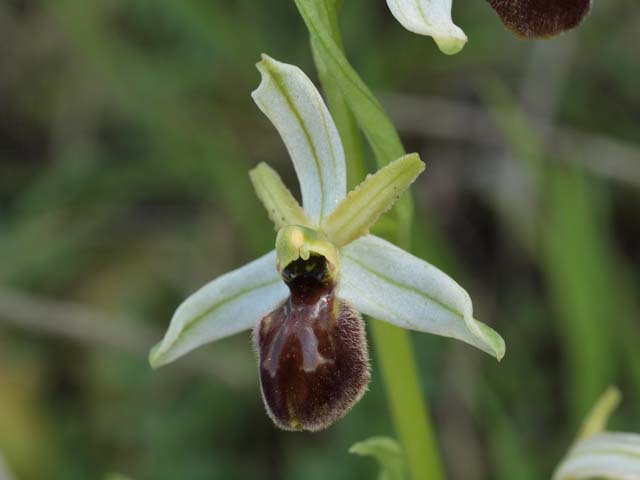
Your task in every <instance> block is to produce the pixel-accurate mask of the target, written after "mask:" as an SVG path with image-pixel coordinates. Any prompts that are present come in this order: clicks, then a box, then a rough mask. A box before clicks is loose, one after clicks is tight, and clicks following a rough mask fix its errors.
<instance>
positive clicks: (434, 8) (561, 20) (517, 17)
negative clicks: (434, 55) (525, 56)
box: [387, 0, 591, 55]
mask: <svg viewBox="0 0 640 480" xmlns="http://www.w3.org/2000/svg"><path fill="white" fill-rule="evenodd" d="M487 1H488V2H489V4H490V5H491V6H492V7H493V9H494V10H495V11H496V13H498V15H499V16H500V19H501V20H502V23H504V24H505V26H506V27H507V28H508V29H509V30H511V31H513V32H514V33H515V34H517V35H519V36H521V37H527V38H544V37H551V36H554V35H557V34H558V33H561V32H563V31H565V30H569V29H571V28H574V27H576V26H577V25H578V24H579V23H580V22H581V21H582V19H583V18H584V17H585V16H586V15H587V13H588V12H589V9H590V8H591V0H487ZM451 3H452V0H387V5H388V6H389V9H390V10H391V13H392V14H393V16H394V17H396V19H397V20H398V21H399V22H400V23H401V24H402V26H404V28H406V29H407V30H409V31H411V32H414V33H418V34H420V35H428V36H431V37H433V39H434V40H435V42H436V44H437V45H438V47H439V48H440V50H441V51H442V52H443V53H446V54H447V55H453V54H455V53H458V52H459V51H460V50H462V47H464V45H465V44H466V43H467V36H466V35H465V33H464V32H463V31H462V30H461V29H460V27H458V26H457V25H455V24H454V23H453V20H452V19H451Z"/></svg>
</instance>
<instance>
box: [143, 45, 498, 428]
mask: <svg viewBox="0 0 640 480" xmlns="http://www.w3.org/2000/svg"><path fill="white" fill-rule="evenodd" d="M257 67H258V70H259V71H260V73H261V75H262V81H261V83H260V85H259V87H258V88H257V89H256V90H255V91H254V92H253V94H252V96H253V99H254V100H255V102H256V104H257V105H258V107H259V108H260V110H262V112H264V114H265V115H266V116H267V117H268V118H269V120H271V122H272V123H273V124H274V126H275V127H276V129H277V130H278V132H279V133H280V135H281V137H282V139H283V140H284V143H285V145H286V147H287V150H288V152H289V154H290V156H291V159H292V161H293V166H294V168H295V171H296V173H297V176H298V181H299V183H300V190H301V194H302V205H303V206H304V207H303V206H301V205H300V204H299V203H298V201H297V200H296V199H295V198H294V196H293V195H292V194H291V192H290V191H289V190H288V189H287V187H286V186H285V185H284V183H283V182H282V180H281V179H280V177H279V175H278V174H277V173H276V172H275V171H274V170H273V169H272V168H271V167H269V166H268V165H266V164H260V165H258V166H257V167H256V168H255V169H253V170H252V171H251V172H250V174H249V175H250V178H251V181H252V183H253V186H254V188H255V190H256V193H257V195H258V197H259V199H260V200H261V202H262V203H263V204H264V206H265V208H266V210H267V213H268V214H269V217H270V218H271V220H272V221H273V223H274V225H275V228H276V230H277V236H276V240H275V250H273V251H271V252H269V253H267V254H266V255H264V256H262V257H260V258H258V259H257V260H254V261H253V262H250V263H249V264H247V265H245V266H243V267H241V268H239V269H237V270H234V271H232V272H230V273H227V274H225V275H222V276H221V277H218V278H217V279H215V280H213V281H212V282H210V283H208V284H207V285H205V286H204V287H202V288H201V289H200V290H198V291H197V292H195V293H194V294H193V295H191V296H190V297H189V298H187V299H186V300H185V301H184V302H183V303H182V304H181V305H180V306H179V307H178V309H177V310H176V312H175V314H174V315H173V318H172V320H171V324H170V326H169V329H168V331H167V333H166V335H165V337H164V339H163V340H162V341H161V342H160V343H159V344H158V345H157V346H156V347H155V348H154V349H153V350H152V352H151V356H150V361H151V364H152V366H154V367H159V366H161V365H164V364H167V363H169V362H172V361H173V360H175V359H177V358H178V357H180V356H182V355H184V354H186V353H187V352H189V351H191V350H193V349H195V348H196V347H198V346H200V345H202V344H204V343H207V342H212V341H214V340H218V339H220V338H223V337H227V336H229V335H232V334H235V333H238V332H241V331H243V330H247V329H250V328H253V329H254V334H253V338H254V344H255V348H256V351H257V355H258V360H259V369H260V385H261V390H262V394H263V399H264V402H265V406H266V409H267V412H268V414H269V415H270V416H271V418H272V419H273V421H274V422H275V423H276V425H278V426H279V427H281V428H283V429H288V430H311V431H313V430H320V429H322V428H325V427H327V426H328V425H330V424H331V423H333V422H334V421H335V420H337V419H338V418H340V417H342V416H343V415H344V414H345V413H346V412H347V411H348V410H349V409H350V408H351V407H352V406H353V405H354V404H355V403H356V402H357V401H358V400H359V398H360V397H361V396H362V394H363V393H364V391H365V389H366V386H367V384H368V382H369V359H368V354H367V344H366V339H365V334H364V325H363V321H362V318H361V316H360V314H361V313H363V314H366V315H371V316H373V317H375V318H378V319H380V320H383V321H386V322H389V323H392V324H394V325H397V326H400V327H403V328H408V329H412V330H417V331H421V332H429V333H434V334H437V335H442V336H446V337H452V338H456V339H459V340H462V341H464V342H467V343H469V344H471V345H473V346H475V347H478V348H479V349H481V350H483V351H485V352H487V353H489V354H491V355H493V356H494V357H496V358H497V359H498V360H499V359H501V358H502V356H503V355H504V352H505V345H504V341H503V340H502V338H501V337H500V335H498V334H497V333H496V332H495V331H493V330H492V329H491V328H489V327H488V326H486V325H484V324H482V323H480V322H478V321H476V320H475V319H474V318H473V311H472V305H471V299H470V298H469V295H468V294H467V292H465V290H464V289H463V288H462V287H460V286H459V285H458V284H457V283H456V282H455V281H454V280H452V279H451V278H450V277H448V276H447V275H446V274H445V273H443V272H442V271H440V270H438V269H437V268H436V267H434V266H432V265H430V264H428V263H427V262H425V261H424V260H421V259H419V258H417V257H414V256H413V255H411V254H410V253H408V252H406V251H404V250H402V249H401V248H398V247H397V246H395V245H393V244H391V243H389V242H387V241H386V240H383V239H382V238H378V237H376V236H374V235H370V234H369V233H368V232H369V228H370V227H371V226H372V225H373V224H374V223H375V222H376V221H377V219H378V218H379V217H380V215H381V214H382V213H384V212H386V211H387V210H388V209H389V208H391V206H392V205H393V204H394V203H395V201H396V200H397V199H398V197H399V195H400V194H401V193H402V192H404V191H405V190H406V189H407V188H408V187H409V185H410V184H411V183H412V182H413V181H414V180H415V178H416V177H417V176H418V175H419V174H420V173H421V172H422V171H423V169H424V164H423V163H422V161H421V160H420V159H419V157H418V155H416V154H411V155H406V156H403V157H401V158H399V159H397V160H396V161H394V162H392V163H390V164H389V165H387V166H386V167H385V168H383V169H381V170H380V171H378V172H377V173H375V174H374V175H370V176H368V177H367V179H365V181H364V182H362V184H361V185H360V186H358V187H357V188H356V189H354V190H353V191H352V192H350V193H349V194H348V195H347V194H346V166H345V158H344V153H343V149H342V144H341V141H340V137H339V135H338V131H337V129H336V126H335V124H334V122H333V119H332V118H331V115H330V113H329V111H328V109H327V107H326V105H325V104H324V102H323V100H322V97H321V96H320V94H319V93H318V91H317V90H316V88H315V86H314V85H313V83H312V82H311V80H310V79H309V78H308V77H307V76H306V75H305V74H304V73H303V72H302V71H301V70H300V69H299V68H297V67H295V66H292V65H287V64H284V63H280V62H278V61H276V60H274V59H272V58H270V57H268V56H263V59H262V61H261V62H259V63H258V64H257ZM399 374H401V373H400V372H399Z"/></svg>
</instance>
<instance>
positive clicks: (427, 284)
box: [338, 235, 505, 360]
mask: <svg viewBox="0 0 640 480" xmlns="http://www.w3.org/2000/svg"><path fill="white" fill-rule="evenodd" d="M340 256H341V262H342V267H341V268H342V270H341V284H340V290H339V292H338V296H339V297H340V298H343V299H345V300H346V301H348V302H349V303H351V304H352V305H353V306H354V307H355V308H356V309H357V310H358V311H360V312H361V313H364V314H366V315H370V316H372V317H374V318H378V319H380V320H384V321H385V322H388V323H391V324H393V325H396V326H398V327H402V328H408V329H410V330H417V331H419V332H427V333H433V334H435V335H442V336H444V337H451V338H456V339H458V340H462V341H463V342H466V343H468V344H470V345H473V346H475V347H477V348H479V349H481V350H483V351H484V352H486V353H488V354H490V355H492V356H494V357H495V358H496V359H498V360H501V359H502V357H503V356H504V354H505V343H504V340H503V339H502V337H501V336H500V335H499V334H498V333H497V332H495V331H494V330H493V329H491V328H490V327H488V326H487V325H485V324H483V323H481V322H478V321H477V320H475V319H474V318H473V306H472V304H471V298H470V297H469V295H468V294H467V292H466V291H465V290H464V289H463V288H462V287H461V286H460V285H458V284H457V283H456V282H455V281H454V280H453V279H452V278H451V277H449V276H448V275H447V274H446V273H444V272H442V271H441V270H439V269H438V268H436V267H434V266H433V265H430V264H428V263H427V262H425V261H424V260H422V259H420V258H418V257H415V256H413V255H411V254H410V253H409V252H406V251H404V250H402V249H401V248H399V247H397V246H395V245H393V244H392V243H390V242H387V241H386V240H383V239H381V238H378V237H376V236H373V235H367V236H365V237H362V238H360V239H358V240H356V241H355V242H353V243H351V244H350V245H347V246H346V247H344V248H343V249H341V251H340Z"/></svg>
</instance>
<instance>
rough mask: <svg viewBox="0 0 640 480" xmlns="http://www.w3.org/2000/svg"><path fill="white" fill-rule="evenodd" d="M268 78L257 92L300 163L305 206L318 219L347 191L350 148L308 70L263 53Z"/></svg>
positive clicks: (261, 68)
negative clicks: (346, 157) (345, 146)
mask: <svg viewBox="0 0 640 480" xmlns="http://www.w3.org/2000/svg"><path fill="white" fill-rule="evenodd" d="M257 67H258V70H259V71H260V73H261V75H262V81H261V82H260V85H259V86H258V88H257V89H256V90H254V91H253V92H252V94H251V96H252V97H253V99H254V101H255V102H256V104H257V105H258V107H259V108H260V110H262V112H263V113H264V114H265V115H266V116H267V117H269V120H271V122H272V123H273V125H274V126H275V127H276V128H277V130H278V132H279V133H280V136H281V137H282V139H283V140H284V143H285V145H286V146H287V150H288V151H289V155H290V156H291V160H292V161H293V166H294V167H295V170H296V174H297V176H298V181H299V182H300V191H301V193H302V205H303V207H304V210H305V212H306V213H307V215H308V216H309V218H310V219H311V220H312V221H313V222H316V223H317V222H319V221H320V220H321V219H322V217H324V216H325V215H327V214H329V213H330V212H331V211H332V210H333V209H334V208H335V206H336V205H337V204H338V202H340V200H342V199H343V198H344V196H345V194H346V188H347V177H346V165H345V160H344V151H343V149H342V142H341V141H340V136H339V134H338V130H337V128H336V126H335V123H334V122H333V118H331V114H330V113H329V110H328V109H327V106H326V105H325V103H324V101H323V100H322V97H321V96H320V93H319V92H318V90H317V89H316V87H315V86H314V85H313V82H312V81H311V80H310V79H309V77H307V76H306V75H305V74H304V72H303V71H302V70H300V69H299V68H298V67H296V66H294V65H288V64H286V63H282V62H278V61H276V60H274V59H273V58H271V57H269V56H267V55H263V56H262V61H261V62H259V63H258V64H257Z"/></svg>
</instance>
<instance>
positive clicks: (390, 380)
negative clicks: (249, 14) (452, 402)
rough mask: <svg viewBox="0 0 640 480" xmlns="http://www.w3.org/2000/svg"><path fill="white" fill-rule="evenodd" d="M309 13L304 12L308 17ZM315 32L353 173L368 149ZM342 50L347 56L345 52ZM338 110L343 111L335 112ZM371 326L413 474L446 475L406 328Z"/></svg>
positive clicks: (334, 33) (402, 235) (405, 225)
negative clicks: (329, 70)
mask: <svg viewBox="0 0 640 480" xmlns="http://www.w3.org/2000/svg"><path fill="white" fill-rule="evenodd" d="M296 3H297V4H298V7H299V8H301V13H303V12H304V11H305V10H302V9H303V8H305V6H304V5H301V4H302V2H296ZM320 3H324V10H323V9H322V8H321V7H320V8H318V13H320V14H322V13H324V14H325V16H324V26H325V29H324V31H323V32H320V33H321V34H322V35H321V36H322V37H324V38H323V39H326V38H327V37H329V39H330V40H332V41H333V44H334V45H335V46H337V47H338V48H339V49H340V50H343V45H342V40H341V38H340V30H339V26H338V20H337V19H338V14H337V13H338V12H337V8H336V6H335V2H333V1H331V0H327V1H325V2H320ZM307 11H308V10H307ZM310 13H311V15H312V14H313V12H310ZM304 16H305V15H304V13H303V17H304ZM309 16H310V15H309V14H307V17H309ZM319 24H320V22H317V23H316V26H317V25H319ZM316 28H317V27H316ZM310 33H311V45H312V49H313V52H314V60H315V63H316V68H317V70H318V72H319V77H320V81H321V83H322V86H323V89H324V90H325V92H326V95H327V97H328V98H329V99H333V101H330V108H331V109H332V113H334V116H336V117H337V118H340V119H341V120H342V121H341V122H338V121H336V125H337V128H338V131H339V133H340V136H341V138H342V141H343V143H344V145H345V146H347V145H349V147H350V148H349V149H347V148H345V153H346V162H347V172H348V173H349V174H353V173H356V172H358V173H360V172H362V170H363V161H362V158H363V157H364V154H363V152H362V143H361V139H360V134H359V129H358V124H357V122H356V116H355V115H354V114H352V113H351V110H350V109H349V107H348V104H347V99H346V98H343V97H341V96H340V94H341V93H342V91H341V90H340V85H339V81H336V80H335V77H333V76H332V75H330V74H328V72H327V69H328V67H327V62H326V61H325V60H323V56H324V55H326V52H327V47H326V43H325V46H323V45H322V44H320V42H322V39H321V38H318V36H315V35H314V30H313V29H312V28H310ZM325 42H326V40H325ZM323 47H324V48H323ZM340 53H342V54H343V55H344V52H343V51H342V52H340ZM345 60H346V59H345ZM338 62H339V60H338ZM365 88H366V87H365ZM366 93H368V94H370V95H372V94H371V93H370V92H368V89H367V92H366ZM366 93H365V96H366ZM374 101H375V99H374ZM336 109H337V110H338V112H337V113H338V114H339V115H335V110H336ZM376 110H377V109H376ZM378 112H381V114H382V115H383V116H385V115H384V112H383V111H382V109H380V110H378ZM378 126H382V127H383V128H381V129H380V128H378V129H377V130H378V132H377V135H376V133H374V132H371V131H369V132H365V134H366V135H367V136H368V138H370V139H371V138H376V137H377V136H378V135H380V136H382V135H384V134H385V130H391V135H390V136H388V137H387V138H389V139H392V140H396V139H398V134H397V132H396V131H395V129H394V128H393V126H392V124H391V122H390V121H386V122H384V121H383V122H380V123H379V124H378ZM385 127H386V128H385ZM374 128H375V127H374ZM379 150H380V151H385V150H386V149H384V148H383V147H380V149H379ZM388 150H392V151H394V153H404V152H397V151H398V150H402V146H401V144H400V143H399V140H397V143H396V142H392V145H391V146H390V147H389V148H388ZM376 153H378V152H376ZM377 157H378V163H379V164H381V163H382V164H384V162H385V161H386V162H389V161H390V160H392V159H393V158H394V157H393V156H392V157H386V159H385V158H384V156H383V155H380V153H378V154H377ZM359 180H360V179H356V180H354V179H353V178H348V181H349V184H352V182H353V183H357V182H358V181H359ZM405 197H409V194H408V193H406V194H405ZM405 202H406V203H407V204H408V205H410V206H411V200H410V197H409V198H407V199H406V200H405ZM412 217H413V208H409V209H408V211H407V212H406V214H405V215H396V216H395V218H394V227H395V228H394V229H393V230H395V231H396V232H397V238H396V239H395V240H396V242H397V243H399V246H400V247H402V248H405V249H409V238H410V231H411V222H412V220H413V218H412ZM398 240H400V242H398ZM369 325H370V327H371V334H372V337H373V342H374V344H375V350H376V358H377V360H378V365H379V367H380V369H381V371H382V378H383V380H384V385H385V392H386V396H387V401H388V403H389V409H390V411H391V416H392V420H393V424H394V428H395V430H396V435H397V437H398V438H399V440H400V442H401V444H402V450H403V452H404V455H405V461H406V462H407V466H408V471H409V474H410V476H411V478H412V479H413V480H427V479H430V480H440V479H443V478H444V472H443V466H442V461H441V459H440V452H439V451H438V446H437V443H436V436H435V433H434V429H433V426H432V423H431V419H430V414H429V405H428V403H427V401H426V398H425V397H424V395H423V392H422V388H421V382H420V377H419V374H418V368H417V366H416V361H415V355H414V352H413V345H412V343H411V337H410V335H409V333H408V332H406V331H405V330H403V329H401V328H398V327H395V326H393V325H390V324H388V323H385V322H381V321H379V320H376V319H373V318H371V319H370V322H369ZM398 372H402V374H398Z"/></svg>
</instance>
